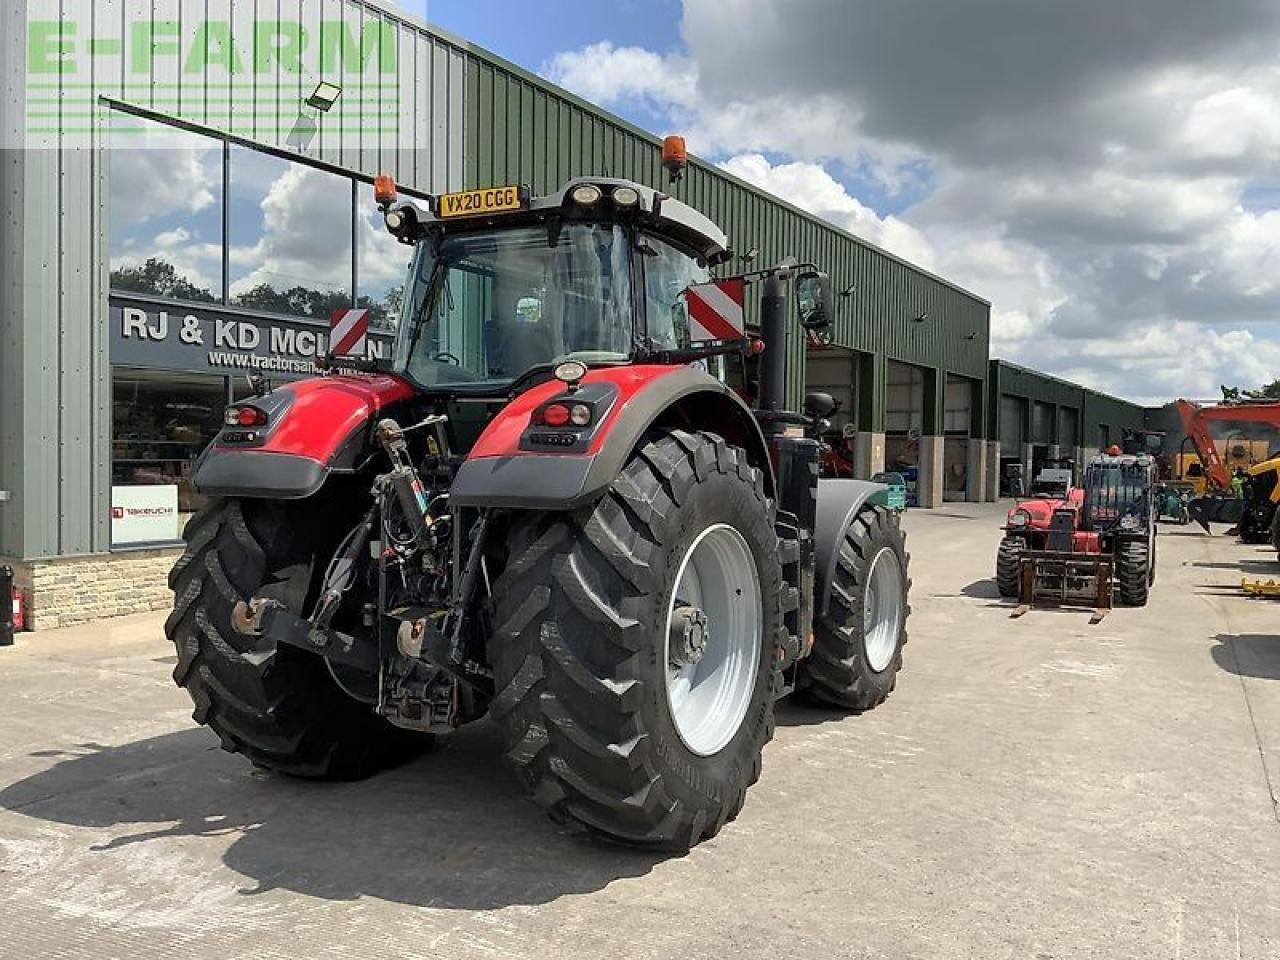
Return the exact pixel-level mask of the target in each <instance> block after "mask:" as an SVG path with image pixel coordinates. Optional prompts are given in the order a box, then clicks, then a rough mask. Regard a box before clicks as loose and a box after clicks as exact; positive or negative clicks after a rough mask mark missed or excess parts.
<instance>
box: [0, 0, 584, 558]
mask: <svg viewBox="0 0 1280 960" xmlns="http://www.w3.org/2000/svg"><path fill="white" fill-rule="evenodd" d="M29 9H30V12H31V15H32V16H34V17H36V18H38V19H58V18H59V17H60V16H64V15H65V11H63V10H62V9H61V5H60V4H59V3H58V2H57V0H34V2H32V3H31V4H30V6H29ZM24 13H26V11H24V9H23V5H22V4H4V5H3V16H4V17H5V19H4V20H3V21H0V55H2V56H0V59H2V60H3V63H4V66H5V68H12V69H11V70H7V72H5V73H4V76H5V78H6V81H7V80H9V79H10V77H9V73H10V72H11V73H12V80H13V82H6V83H5V84H4V86H3V90H4V93H5V95H6V98H7V99H6V101H5V104H6V107H5V109H6V112H7V121H8V122H12V123H15V124H16V125H17V126H16V129H21V128H22V127H23V126H24V125H26V124H27V119H28V117H27V112H28V111H32V118H31V119H32V125H33V126H34V125H35V123H36V122H39V123H41V124H44V125H45V126H47V127H48V128H49V129H50V130H56V129H57V128H58V126H59V124H62V125H64V127H71V128H75V129H74V130H73V131H71V132H68V133H63V134H58V133H56V132H55V133H45V134H41V136H42V137H43V138H44V139H43V141H42V143H40V144H39V145H38V146H39V149H35V150H32V151H29V152H26V153H23V152H20V151H10V152H8V153H6V154H5V156H4V157H3V161H2V162H0V178H2V180H3V186H4V188H5V189H4V192H5V194H6V196H7V198H8V199H7V200H6V201H5V204H4V205H3V206H0V212H2V213H3V214H4V219H3V220H2V221H0V231H3V235H2V236H0V250H2V251H3V253H0V256H3V257H4V259H3V260H0V265H2V266H3V267H4V268H5V272H6V276H5V278H4V280H0V311H2V315H0V333H3V335H4V343H5V349H4V350H3V351H0V400H3V401H4V403H5V404H6V407H7V408H17V409H21V410H22V411H23V417H22V418H21V429H20V430H18V431H15V430H13V429H12V428H11V426H10V424H12V423H14V422H16V420H15V418H8V420H7V421H6V423H5V425H4V426H3V428H0V489H6V490H9V491H11V492H12V494H13V496H14V500H13V501H12V502H10V503H8V504H4V505H3V506H0V552H8V553H11V554H18V555H21V556H25V557H39V556H51V555H69V554H84V553H91V552H97V551H102V550H105V549H107V548H108V544H109V511H108V509H107V508H108V506H109V504H110V456H111V454H110V451H111V376H110V359H109V355H108V349H107V343H108V336H107V329H106V288H107V282H108V281H107V272H108V265H107V251H106V247H107V241H106V235H107V231H108V228H109V226H108V223H107V217H106V208H107V203H106V197H107V188H106V182H105V167H106V163H105V158H104V154H102V153H101V149H102V140H101V138H102V137H103V135H104V133H105V126H106V125H105V122H104V121H105V118H106V117H107V116H108V111H106V110H105V108H102V107H100V106H96V105H95V104H96V101H97V98H100V97H107V98H110V99H112V100H115V101H118V102H121V103H124V104H127V105H129V106H131V107H134V108H138V109H142V110H145V111H149V112H152V113H154V114H155V115H156V116H157V118H158V119H162V118H164V117H174V118H179V119H181V120H183V121H184V122H187V123H190V124H193V125H196V126H198V127H203V128H207V129H208V130H209V132H212V133H217V132H226V133H231V134H234V135H236V136H240V137H244V138H247V139H251V140H254V141H255V142H258V143H261V144H263V145H265V146H270V147H273V148H276V149H280V150H284V151H285V152H288V153H294V154H296V155H298V156H299V157H301V158H304V159H305V158H311V159H318V160H322V161H325V162H329V163H333V164H336V165H340V166H347V167H349V168H350V169H351V170H352V171H353V172H354V173H357V174H360V175H363V176H366V177H372V176H373V175H374V174H376V173H378V172H380V171H381V170H382V169H384V168H390V169H393V170H394V171H395V172H397V173H398V175H399V177H400V179H401V180H402V182H404V183H405V185H406V186H407V187H411V188H415V189H418V190H423V191H430V192H439V191H441V190H444V189H458V188H460V187H461V186H462V185H463V181H464V177H465V173H464V163H463V158H464V142H465V140H466V135H465V134H464V132H463V130H462V126H461V125H462V123H463V120H464V117H465V114H464V110H463V102H464V95H465V94H466V90H465V89H464V86H465V83H466V70H465V66H466V54H465V53H464V51H463V49H462V48H461V47H459V45H458V44H457V43H455V42H453V41H450V40H448V39H444V38H440V37H437V36H435V35H434V34H432V33H431V32H429V31H427V30H425V29H421V28H419V27H416V26H414V25H411V24H409V23H407V22H405V21H404V20H403V18H401V17H399V16H397V15H396V14H395V13H394V12H393V11H387V10H383V9H382V8H381V7H379V6H377V5H374V4H362V3H357V2H353V0H237V2H235V3H232V2H230V0H140V2H135V0H98V2H97V3H95V4H93V5H92V7H91V19H90V20H89V22H88V23H80V22H77V24H76V30H77V35H78V36H82V37H88V36H92V37H94V38H97V39H98V40H107V41H110V40H112V39H118V40H121V41H122V43H123V48H124V50H125V51H126V53H127V52H128V51H129V49H130V46H129V44H130V42H131V40H132V31H133V30H134V29H135V25H137V24H139V23H141V24H143V27H141V28H138V29H142V30H146V29H149V30H150V31H151V32H152V33H153V34H154V36H155V38H156V40H157V42H158V43H160V44H161V49H160V50H159V51H158V52H157V55H156V56H155V57H153V58H152V60H151V64H150V65H149V66H148V67H147V69H146V70H144V71H143V72H142V73H135V72H133V70H132V69H131V66H132V65H131V63H130V62H129V57H128V56H126V55H123V54H122V55H120V56H118V57H114V58H113V57H105V56H104V57H87V56H86V57H84V58H83V63H84V64H85V65H86V66H84V67H83V69H81V71H80V72H79V73H66V74H50V75H48V76H47V79H46V78H41V83H42V86H40V87H38V88H31V89H28V87H27V85H26V79H25V74H24V71H23V69H22V68H23V66H24V65H25V63H26V55H25V37H26V28H25V26H26V25H25V20H24ZM211 21H212V22H214V25H213V26H212V28H211V30H207V31H204V32H202V33H199V34H198V33H197V31H198V30H199V29H200V27H201V25H202V24H205V23H209V22H211ZM260 21H261V22H264V23H266V24H268V26H270V25H271V22H272V21H275V22H276V23H278V24H291V23H292V24H296V25H298V26H299V27H300V28H301V29H302V30H305V31H307V33H308V35H309V39H310V43H309V46H308V47H307V48H306V53H305V55H304V57H303V59H302V63H301V67H302V69H301V70H300V71H299V70H295V69H291V68H290V66H288V65H286V63H285V60H284V59H283V58H282V57H281V56H278V55H275V54H274V53H273V54H272V56H271V57H270V58H269V59H270V64H269V67H267V69H265V70H264V71H263V72H258V71H255V70H254V69H253V68H254V67H255V65H256V64H255V62H254V56H255V46H254V45H255V39H256V38H255V25H256V24H257V23H258V22H260ZM335 22H338V23H345V24H346V25H347V27H348V29H350V30H351V31H352V34H353V36H354V37H355V38H356V41H357V46H359V38H360V34H361V29H362V27H363V26H364V25H365V24H366V23H375V24H377V23H387V24H390V29H391V30H392V31H393V34H394V35H393V38H392V39H393V42H394V44H395V48H396V54H397V56H396V73H395V75H394V76H393V77H390V78H389V79H390V81H391V82H387V79H388V78H382V77H381V76H380V75H378V74H377V73H376V68H371V69H370V70H369V71H367V72H366V73H364V74H361V75H360V77H359V79H356V80H354V81H353V82H347V83H345V84H344V90H343V97H342V98H341V99H340V100H339V101H338V106H336V107H335V108H334V110H333V111H332V112H331V113H330V114H327V115H325V116H323V117H321V118H319V122H318V126H319V130H318V131H317V132H316V134H315V135H314V137H312V138H310V140H309V142H307V141H306V140H305V139H304V140H298V139H297V137H296V136H295V138H294V140H293V141H292V142H291V140H290V136H291V134H295V133H296V125H297V120H298V116H299V113H300V112H301V104H302V100H303V98H304V97H305V96H307V95H308V94H309V93H310V90H311V87H312V86H313V85H314V83H315V81H316V79H317V78H318V76H319V73H320V68H321V46H322V43H324V42H328V43H332V41H333V38H332V37H329V36H327V34H326V33H325V31H332V30H334V29H335V28H334V27H333V25H332V24H333V23H335ZM325 23H328V26H324V27H323V28H322V24H325ZM220 24H226V25H227V26H226V29H225V39H226V40H228V41H229V42H230V43H231V44H232V45H233V46H234V49H235V51H236V55H237V56H238V57H239V61H240V66H241V67H243V68H244V69H242V70H241V71H239V72H226V71H224V70H221V69H220V68H219V67H218V66H217V65H216V63H217V60H216V56H215V54H216V52H221V51H222V49H223V48H222V45H221V43H220V42H219V43H217V44H215V43H214V42H212V41H211V42H209V43H207V44H206V43H205V42H204V40H203V39H200V40H197V37H201V38H203V37H214V36H218V37H219V39H221V35H220V34H219V33H218V31H219V30H221V29H222V28H221V26H220ZM290 29H291V28H290ZM267 32H268V33H273V32H274V31H270V30H268V31H267ZM175 42H178V43H180V49H179V51H178V52H176V53H175V52H172V51H171V46H172V44H173V43H175ZM215 46H216V48H217V49H216V51H215ZM193 51H197V52H198V54H199V55H198V56H193ZM374 56H375V57H376V56H377V54H376V53H375V55H374ZM264 66H267V65H266V64H265V63H264ZM532 95H533V91H532V88H531V89H530V91H529V93H528V94H527V95H526V96H527V97H528V98H530V100H529V102H531V98H532ZM369 101H373V102H374V103H382V104H383V105H384V106H383V108H382V109H381V110H375V112H374V114H373V116H374V117H375V118H377V122H373V123H370V124H368V125H367V129H366V128H365V127H362V126H361V124H360V122H359V121H360V116H359V108H360V105H361V103H362V102H365V103H368V102H369ZM525 105H526V104H524V103H520V104H518V108H519V110H518V112H522V111H523V109H524V107H525ZM37 114H42V115H41V116H37ZM344 129H345V130H346V131H347V132H348V133H349V132H350V130H352V129H354V130H355V135H354V136H350V135H347V136H343V135H342V134H343V131H344ZM72 136H75V137H77V138H78V139H76V140H75V141H74V142H72V140H71V139H70V137H72ZM519 143H520V141H519V140H513V145H516V146H518V145H519ZM532 156H533V154H532V153H529V154H526V155H525V156H522V157H521V158H520V160H521V162H524V161H525V160H527V159H528V158H529V157H532ZM548 159H549V158H548ZM556 159H557V162H558V161H559V159H560V158H558V157H557V158H556ZM15 197H16V198H20V199H17V200H15V199H14V198H15ZM50 211H58V212H73V213H75V214H76V215H77V217H62V216H51V215H50ZM86 211H87V212H88V214H89V216H88V218H87V219H85V218H83V215H84V213H85V212H86ZM5 281H7V282H5ZM86 318H89V319H88V320H86Z"/></svg>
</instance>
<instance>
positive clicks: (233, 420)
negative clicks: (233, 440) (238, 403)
mask: <svg viewBox="0 0 1280 960" xmlns="http://www.w3.org/2000/svg"><path fill="white" fill-rule="evenodd" d="M222 422H223V423H225V424H226V425H227V426H228V427H261V426H263V425H264V424H265V423H266V422H267V415H266V414H265V413H263V412H262V411H261V410H259V409H258V408H257V407H227V413H226V415H225V416H224V417H223V418H222Z"/></svg>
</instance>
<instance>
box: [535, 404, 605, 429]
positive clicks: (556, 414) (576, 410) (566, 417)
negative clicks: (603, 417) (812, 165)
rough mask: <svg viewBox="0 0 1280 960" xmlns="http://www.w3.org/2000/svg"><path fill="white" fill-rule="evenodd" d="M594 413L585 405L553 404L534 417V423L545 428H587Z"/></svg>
mask: <svg viewBox="0 0 1280 960" xmlns="http://www.w3.org/2000/svg"><path fill="white" fill-rule="evenodd" d="M594 416H595V415H594V413H593V412H592V410H591V407H589V406H588V405H587V404H585V403H553V404H551V405H550V406H546V407H543V408H542V410H540V411H538V412H536V413H535V414H534V415H533V423H534V424H535V425H538V426H544V427H569V426H573V427H587V426H590V425H591V421H592V419H593V417H594Z"/></svg>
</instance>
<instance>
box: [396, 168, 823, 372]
mask: <svg viewBox="0 0 1280 960" xmlns="http://www.w3.org/2000/svg"><path fill="white" fill-rule="evenodd" d="M381 189H382V192H381V193H380V194H379V200H380V202H382V205H383V209H384V217H385V220H386V224H387V228H388V229H389V230H390V231H391V232H392V233H393V234H394V235H395V236H396V237H397V238H398V239H399V240H401V241H402V242H404V243H406V244H410V245H413V246H415V247H416V252H415V254H414V257H413V262H412V265H411V269H410V276H409V282H408V286H407V289H406V291H405V298H404V307H403V311H402V315H401V318H400V327H399V331H398V337H397V342H396V350H395V359H394V364H393V372H394V373H396V374H397V375H399V376H401V377H403V378H404V379H406V380H408V381H409V382H410V383H412V384H413V385H415V386H416V387H418V388H419V389H422V390H426V391H434V390H443V391H448V392H450V393H458V394H464V393H470V394H477V393H479V394H484V393H490V394H495V393H503V394H505V393H508V392H510V390H511V389H512V388H513V387H518V386H520V385H522V384H526V383H532V382H537V381H538V380H540V379H541V380H545V379H547V378H548V377H549V376H550V371H551V370H552V369H554V368H555V366H556V365H557V364H560V363H563V362H566V361H578V362H580V363H583V364H585V365H587V366H589V367H598V366H613V365H626V364H642V363H653V362H659V363H662V362H671V361H673V360H675V361H679V360H681V359H686V358H687V360H688V361H689V362H698V361H702V366H703V367H704V368H706V369H709V370H710V371H711V372H712V373H720V374H722V376H721V379H723V369H724V363H723V361H722V360H721V359H720V358H721V357H722V356H723V355H724V354H727V353H733V352H734V349H732V347H734V346H745V345H747V343H748V341H747V339H746V333H745V318H744V310H743V303H742V296H741V293H740V292H739V296H738V298H737V299H736V300H735V299H734V297H733V296H732V294H731V293H725V292H724V291H723V290H720V289H719V288H716V287H715V286H714V285H712V284H711V279H712V277H711V269H712V268H714V267H716V266H718V265H720V264H722V263H724V262H725V261H727V260H728V259H729V258H730V252H729V249H728V240H727V238H726V237H725V235H724V233H723V232H722V231H721V230H720V229H719V228H718V227H717V226H716V225H715V224H714V223H712V222H711V221H710V220H709V219H707V218H706V217H705V216H703V215H702V214H701V213H699V212H698V211H696V210H694V209H693V208H692V207H690V206H688V205H687V204H685V203H682V202H681V201H679V200H676V199H674V198H672V197H669V196H667V195H665V194H663V193H661V192H660V191H657V190H654V189H653V188H651V187H646V186H643V185H641V184H638V183H633V182H631V181H627V180H616V179H609V178H598V177H593V178H580V179H576V180H572V181H570V182H568V183H567V184H565V185H564V186H563V187H561V188H560V189H559V190H557V191H555V192H554V193H551V194H548V195H546V196H541V197H530V196H529V195H528V193H527V192H526V191H525V189H524V188H521V187H515V186H509V187H499V188H493V189H487V190H473V191H467V192H465V193H457V194H444V195H442V196H440V197H437V198H434V199H433V201H432V202H431V203H430V204H429V205H428V206H423V205H421V204H419V203H417V202H414V201H404V202H400V201H399V199H398V197H397V196H396V194H395V191H394V187H393V185H391V184H390V183H385V182H384V183H383V184H382V185H381ZM795 279H796V281H797V282H796V284H795V290H796V296H797V300H798V302H799V307H800V312H801V318H802V321H806V322H807V323H808V325H813V324H814V323H815V322H817V321H819V320H820V319H821V320H825V317H824V316H822V315H823V313H824V311H825V313H826V314H827V315H829V312H830V307H829V291H828V289H827V284H826V278H825V277H822V276H821V275H820V274H817V273H816V272H815V271H798V272H797V275H796V278H795ZM691 287H692V288H695V289H698V290H702V291H705V292H706V296H705V297H704V300H706V301H707V302H708V303H709V305H710V309H709V310H706V311H702V312H699V311H698V310H697V309H695V310H693V311H691V309H690V307H691V304H690V292H689V291H690V288H691ZM739 290H741V288H739ZM698 306H699V307H700V306H702V303H701V301H700V303H699V304H698ZM726 345H729V346H730V349H726Z"/></svg>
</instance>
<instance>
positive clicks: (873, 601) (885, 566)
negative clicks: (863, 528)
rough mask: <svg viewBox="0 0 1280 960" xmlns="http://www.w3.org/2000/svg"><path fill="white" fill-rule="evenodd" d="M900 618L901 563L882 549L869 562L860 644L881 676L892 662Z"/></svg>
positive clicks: (887, 550)
mask: <svg viewBox="0 0 1280 960" xmlns="http://www.w3.org/2000/svg"><path fill="white" fill-rule="evenodd" d="M903 619H904V616H903V608H902V563H901V562H900V561H899V560H898V555H897V554H896V553H895V552H894V551H893V548H892V547H882V548H881V549H880V552H879V553H877V554H876V555H875V557H874V558H872V560H871V569H870V570H869V571H868V573H867V592H866V597H865V598H864V599H863V603H862V643H863V647H864V649H865V650H866V654H867V666H868V667H870V668H871V669H872V670H873V671H874V672H876V673H882V672H883V671H884V670H886V669H887V668H888V666H889V664H891V663H892V662H893V657H894V654H896V653H897V652H898V637H899V635H901V633H902V621H903Z"/></svg>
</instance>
